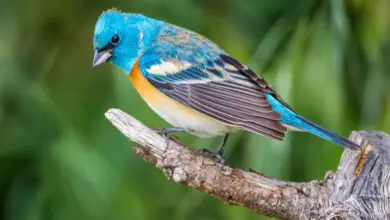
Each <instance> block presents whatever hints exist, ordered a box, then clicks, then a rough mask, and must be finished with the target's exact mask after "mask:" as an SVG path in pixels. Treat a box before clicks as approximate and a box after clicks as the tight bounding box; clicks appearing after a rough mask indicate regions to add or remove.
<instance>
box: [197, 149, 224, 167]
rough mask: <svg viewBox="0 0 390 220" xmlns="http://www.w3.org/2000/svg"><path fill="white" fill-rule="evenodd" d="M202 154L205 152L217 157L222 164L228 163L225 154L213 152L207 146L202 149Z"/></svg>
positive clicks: (209, 155)
mask: <svg viewBox="0 0 390 220" xmlns="http://www.w3.org/2000/svg"><path fill="white" fill-rule="evenodd" d="M201 152H202V154H205V155H206V156H208V157H212V158H215V159H217V160H218V161H219V162H220V163H221V164H222V165H226V160H225V158H223V156H222V155H221V154H220V153H219V152H218V151H217V152H216V153H213V152H211V151H209V150H207V149H206V148H203V149H201Z"/></svg>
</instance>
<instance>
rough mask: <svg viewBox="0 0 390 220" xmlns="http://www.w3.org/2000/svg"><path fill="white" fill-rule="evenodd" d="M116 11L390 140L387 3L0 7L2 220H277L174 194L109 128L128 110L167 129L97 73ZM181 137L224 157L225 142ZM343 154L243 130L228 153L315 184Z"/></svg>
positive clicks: (122, 85)
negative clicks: (214, 50) (101, 39)
mask: <svg viewBox="0 0 390 220" xmlns="http://www.w3.org/2000/svg"><path fill="white" fill-rule="evenodd" d="M112 6H115V7H117V8H119V9H122V10H123V11H127V12H135V13H142V14H145V15H147V16H150V17H154V18H158V19H161V20H165V21H168V22H171V23H174V24H177V25H180V26H183V27H186V28H189V29H191V30H194V31H197V32H199V33H201V34H203V35H205V36H207V37H209V38H210V39H212V40H213V41H215V42H216V43H217V44H219V45H220V46H221V47H222V48H224V49H225V50H226V51H227V52H229V53H230V54H231V55H232V56H234V57H236V58H237V59H239V60H241V61H242V62H244V63H246V64H248V65H249V66H251V67H252V68H253V69H254V70H256V71H258V72H259V73H261V74H262V76H263V77H265V78H266V79H267V80H268V81H269V82H270V83H271V84H272V85H273V87H274V88H275V89H276V90H277V91H279V92H280V94H281V95H282V97H284V98H285V99H286V100H287V101H288V102H289V103H290V104H291V105H292V106H293V107H294V108H295V109H296V110H297V111H298V112H299V113H301V114H302V115H304V116H306V117H308V118H309V119H311V120H313V121H315V122H317V123H319V124H322V125H324V126H325V127H327V128H329V129H331V130H334V131H336V132H338V133H339V134H342V135H344V136H348V135H349V134H350V132H351V131H352V130H357V129H365V130H368V129H375V130H383V131H385V132H390V86H388V85H389V82H390V74H389V71H390V62H388V60H389V59H390V22H389V20H390V1H388V0H296V1H286V0H258V1H255V0H242V1H240V0H213V1H209V0H164V1H162V0H142V1H141V0H138V1H137V0H113V1H102V0H94V1H92V0H68V1H59V0H52V1H46V0H15V1H11V0H1V1H0V30H1V31H0V157H1V158H0V163H1V166H0V180H1V181H0V196H1V215H2V218H3V219H7V220H41V219H53V220H68V219H90V220H95V219H96V220H98V219H118V220H119V219H120V220H123V219H132V220H136V219H140V220H147V219H161V220H163V219H172V220H183V219H188V220H190V219H193V220H195V219H196V220H211V219H226V220H236V219H239V220H246V219H248V220H249V219H266V218H262V217H259V216H258V215H256V214H254V213H252V212H250V211H248V210H246V209H243V208H241V207H232V206H228V205H226V204H224V203H222V202H220V201H218V200H216V199H214V198H211V197H209V196H206V195H204V194H203V193H200V192H197V191H195V190H191V189H188V188H186V187H184V186H180V185H175V184H173V183H170V182H169V181H167V180H166V178H165V177H164V176H163V175H162V174H161V173H160V172H159V171H158V170H157V169H155V168H153V167H152V166H150V165H148V164H146V163H144V162H143V161H142V160H141V159H140V158H138V157H136V156H135V155H134V154H133V153H132V150H131V147H132V146H133V143H130V142H129V141H127V140H126V138H125V137H124V136H123V135H122V134H120V133H119V132H118V131H116V130H115V129H114V128H113V127H112V126H111V124H109V122H108V121H107V120H106V119H105V118H104V112H105V111H106V110H107V109H109V108H111V107H116V108H121V109H123V110H125V111H126V112H128V113H130V114H132V115H133V116H135V117H136V118H138V119H139V120H141V121H142V122H143V123H145V124H147V125H150V126H153V127H158V128H161V127H164V126H168V125H167V124H166V123H165V122H164V121H163V120H162V119H160V118H159V117H158V116H157V115H156V114H155V113H153V112H152V110H150V109H149V108H148V107H147V106H146V104H145V103H144V102H143V101H142V100H141V99H140V97H139V96H138V94H137V93H136V92H135V90H134V89H133V87H132V86H131V83H130V82H129V80H128V79H127V77H126V76H125V75H124V74H123V73H122V72H121V71H120V70H118V69H116V68H114V67H113V66H111V65H102V66H101V67H99V68H95V69H92V65H91V64H92V56H93V47H92V37H93V30H94V24H95V21H96V19H97V17H98V16H99V14H100V13H101V11H103V10H105V9H107V8H111V7H112ZM180 137H181V138H182V140H183V141H184V142H185V143H189V144H190V145H191V146H192V147H194V148H203V147H208V148H210V149H213V150H214V149H216V146H217V145H218V143H219V141H220V140H219V138H215V139H207V140H201V139H198V138H196V137H193V136H190V135H185V134H183V135H180ZM341 152H342V149H341V148H339V147H337V146H336V145H334V144H332V143H329V142H327V141H324V140H322V139H319V138H317V137H315V136H312V135H309V134H305V133H289V134H288V135H287V138H286V140H285V141H284V142H276V141H271V140H267V139H265V138H263V137H260V136H257V135H254V134H250V133H247V132H239V133H236V134H233V135H232V137H231V139H230V141H229V142H228V145H227V152H226V153H227V157H228V161H229V163H232V164H233V165H235V166H239V167H242V168H252V169H255V170H257V171H260V172H264V173H265V174H267V175H272V176H274V177H277V178H279V179H284V180H290V181H308V180H312V179H321V178H323V175H324V173H325V171H327V170H335V169H336V166H337V164H338V160H339V156H340V154H341Z"/></svg>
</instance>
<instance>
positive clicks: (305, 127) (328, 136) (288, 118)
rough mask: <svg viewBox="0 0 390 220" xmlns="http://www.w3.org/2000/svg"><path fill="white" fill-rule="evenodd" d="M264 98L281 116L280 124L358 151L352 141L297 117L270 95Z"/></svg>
mask: <svg viewBox="0 0 390 220" xmlns="http://www.w3.org/2000/svg"><path fill="white" fill-rule="evenodd" d="M266 97H267V100H268V101H269V103H270V104H271V105H272V108H273V109H274V110H275V111H277V112H279V113H280V114H281V115H282V119H281V120H280V123H283V124H286V125H288V126H291V127H294V128H297V129H299V130H302V131H306V132H309V133H311V134H314V135H316V136H318V137H321V138H323V139H325V140H328V141H331V142H333V143H335V144H338V145H340V146H342V147H345V148H349V149H352V150H357V149H360V147H359V145H357V144H355V143H353V142H352V141H349V140H348V139H346V138H344V137H342V136H340V135H338V134H336V133H335V132H333V131H330V130H328V129H326V128H323V127H321V126H320V125H317V124H315V123H313V122H311V121H309V120H308V119H306V118H304V117H302V116H300V115H298V114H297V113H295V112H294V111H292V110H291V109H290V108H288V107H286V106H284V105H283V104H282V103H281V102H280V101H278V100H277V99H276V98H275V97H273V96H272V95H270V94H266Z"/></svg>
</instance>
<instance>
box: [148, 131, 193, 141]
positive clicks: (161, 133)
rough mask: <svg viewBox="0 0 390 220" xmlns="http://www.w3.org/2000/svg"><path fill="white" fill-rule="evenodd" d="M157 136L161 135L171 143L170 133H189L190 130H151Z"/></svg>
mask: <svg viewBox="0 0 390 220" xmlns="http://www.w3.org/2000/svg"><path fill="white" fill-rule="evenodd" d="M150 129H151V130H153V131H154V132H156V133H157V134H160V135H161V136H162V137H163V138H164V139H165V140H167V141H169V140H170V139H171V138H170V137H169V134H170V133H176V132H189V130H187V129H184V128H163V129H156V128H150Z"/></svg>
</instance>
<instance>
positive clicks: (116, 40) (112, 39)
mask: <svg viewBox="0 0 390 220" xmlns="http://www.w3.org/2000/svg"><path fill="white" fill-rule="evenodd" d="M118 43H119V36H118V35H116V34H115V35H114V36H112V38H111V44H113V45H117V44H118Z"/></svg>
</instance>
